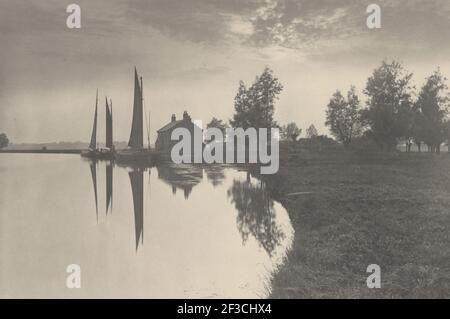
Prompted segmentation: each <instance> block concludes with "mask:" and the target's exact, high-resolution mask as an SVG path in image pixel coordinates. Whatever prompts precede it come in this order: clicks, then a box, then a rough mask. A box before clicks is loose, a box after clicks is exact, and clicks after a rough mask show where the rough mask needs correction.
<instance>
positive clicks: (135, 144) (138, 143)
mask: <svg viewBox="0 0 450 319" xmlns="http://www.w3.org/2000/svg"><path fill="white" fill-rule="evenodd" d="M142 108H143V106H142V88H141V86H140V84H139V78H138V75H137V71H136V69H134V103H133V123H132V124H131V134H130V140H129V142H128V146H129V147H131V148H134V149H142V148H143V147H144V140H143V110H142Z"/></svg>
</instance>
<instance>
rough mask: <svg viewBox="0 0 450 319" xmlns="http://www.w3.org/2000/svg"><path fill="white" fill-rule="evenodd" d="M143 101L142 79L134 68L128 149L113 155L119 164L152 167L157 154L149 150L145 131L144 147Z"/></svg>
mask: <svg viewBox="0 0 450 319" xmlns="http://www.w3.org/2000/svg"><path fill="white" fill-rule="evenodd" d="M143 102H144V100H143V93H142V77H141V78H139V77H138V74H137V70H136V68H135V69H134V101H133V120H132V123H131V133H130V139H129V141H128V147H127V148H126V149H123V150H120V151H118V152H117V153H116V154H115V158H116V160H117V162H119V163H124V164H127V163H131V164H133V163H134V164H139V165H145V166H146V165H153V164H154V163H155V162H156V160H157V157H158V153H157V152H156V151H155V150H154V149H151V148H150V137H149V131H148V130H147V139H148V148H145V147H144V138H143V135H144V111H143V108H144V103H143Z"/></svg>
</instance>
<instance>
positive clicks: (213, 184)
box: [0, 154, 293, 298]
mask: <svg viewBox="0 0 450 319" xmlns="http://www.w3.org/2000/svg"><path fill="white" fill-rule="evenodd" d="M95 189H96V191H95ZM292 240H293V229H292V226H291V223H290V220H289V217H288V214H287V212H286V211H285V209H284V208H283V207H282V206H281V204H279V203H277V202H275V201H273V200H272V199H270V197H269V195H268V192H267V191H266V189H265V185H264V183H262V182H261V181H259V180H257V179H255V178H253V177H251V176H249V175H248V174H247V173H246V172H240V171H237V170H235V169H233V168H224V167H209V168H199V167H192V166H163V167H153V168H151V169H149V168H147V169H145V170H144V169H141V168H132V167H120V166H118V165H110V163H107V162H98V163H92V162H89V161H87V160H83V159H81V158H80V157H78V156H74V155H47V154H37V155H26V154H0V297H56V298H81V297H83V298H93V297H97V298H102V297H122V298H128V297H130V298H165V297H167V298H216V297H217V298H220V297H223V298H228V297H230V298H247V297H256V298H257V297H267V296H268V294H269V293H270V279H271V277H272V276H273V275H274V274H275V273H276V272H277V270H278V269H279V267H281V266H282V265H283V262H284V258H285V255H286V253H287V252H288V250H289V249H290V247H291V244H292ZM69 264H78V265H80V266H81V289H68V288H67V287H66V283H65V282H66V278H67V276H68V273H66V267H67V266H68V265H69Z"/></svg>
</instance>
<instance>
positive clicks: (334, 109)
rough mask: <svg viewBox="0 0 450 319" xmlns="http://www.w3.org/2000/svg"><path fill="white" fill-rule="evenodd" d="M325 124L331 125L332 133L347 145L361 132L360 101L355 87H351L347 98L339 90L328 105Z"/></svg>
mask: <svg viewBox="0 0 450 319" xmlns="http://www.w3.org/2000/svg"><path fill="white" fill-rule="evenodd" d="M327 108H328V109H327V113H326V115H327V120H326V122H325V125H327V126H329V127H330V131H331V134H332V135H333V136H334V137H335V138H336V139H337V140H338V141H340V142H342V143H343V144H344V146H345V147H348V145H350V143H351V141H352V139H353V137H355V136H359V135H360V134H361V128H362V125H361V121H360V102H359V98H358V95H356V92H355V87H354V86H352V87H350V90H349V91H348V93H347V99H345V98H344V96H343V95H342V93H341V92H340V91H339V90H338V91H336V93H334V94H333V96H332V97H331V99H330V102H329V103H328V106H327Z"/></svg>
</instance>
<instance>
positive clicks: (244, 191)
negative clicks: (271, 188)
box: [228, 173, 284, 256]
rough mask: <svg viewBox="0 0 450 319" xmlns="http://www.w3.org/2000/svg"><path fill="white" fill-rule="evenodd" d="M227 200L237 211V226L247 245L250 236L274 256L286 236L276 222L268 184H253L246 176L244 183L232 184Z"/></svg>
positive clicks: (259, 182) (248, 175)
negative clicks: (229, 200) (275, 250)
mask: <svg viewBox="0 0 450 319" xmlns="http://www.w3.org/2000/svg"><path fill="white" fill-rule="evenodd" d="M228 197H230V198H231V202H232V203H233V204H234V205H235V208H236V210H237V211H238V215H237V227H238V230H239V232H240V233H241V236H242V241H243V243H244V244H245V243H246V242H247V240H248V237H249V235H250V234H251V235H253V236H254V237H255V238H256V240H257V241H258V243H259V244H260V245H261V246H262V247H263V248H264V249H265V250H266V252H267V253H268V254H269V256H272V253H273V251H274V249H275V248H276V247H277V246H279V245H280V244H281V240H282V239H283V238H284V233H283V232H282V230H281V229H280V228H279V227H278V225H277V224H276V222H275V209H274V207H273V201H272V200H271V199H270V196H269V193H268V190H267V188H266V184H265V183H264V182H262V181H258V182H257V183H256V184H255V183H252V182H251V178H250V174H248V173H247V180H246V181H245V182H243V181H239V180H234V181H233V185H232V186H231V188H230V189H229V190H228Z"/></svg>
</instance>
